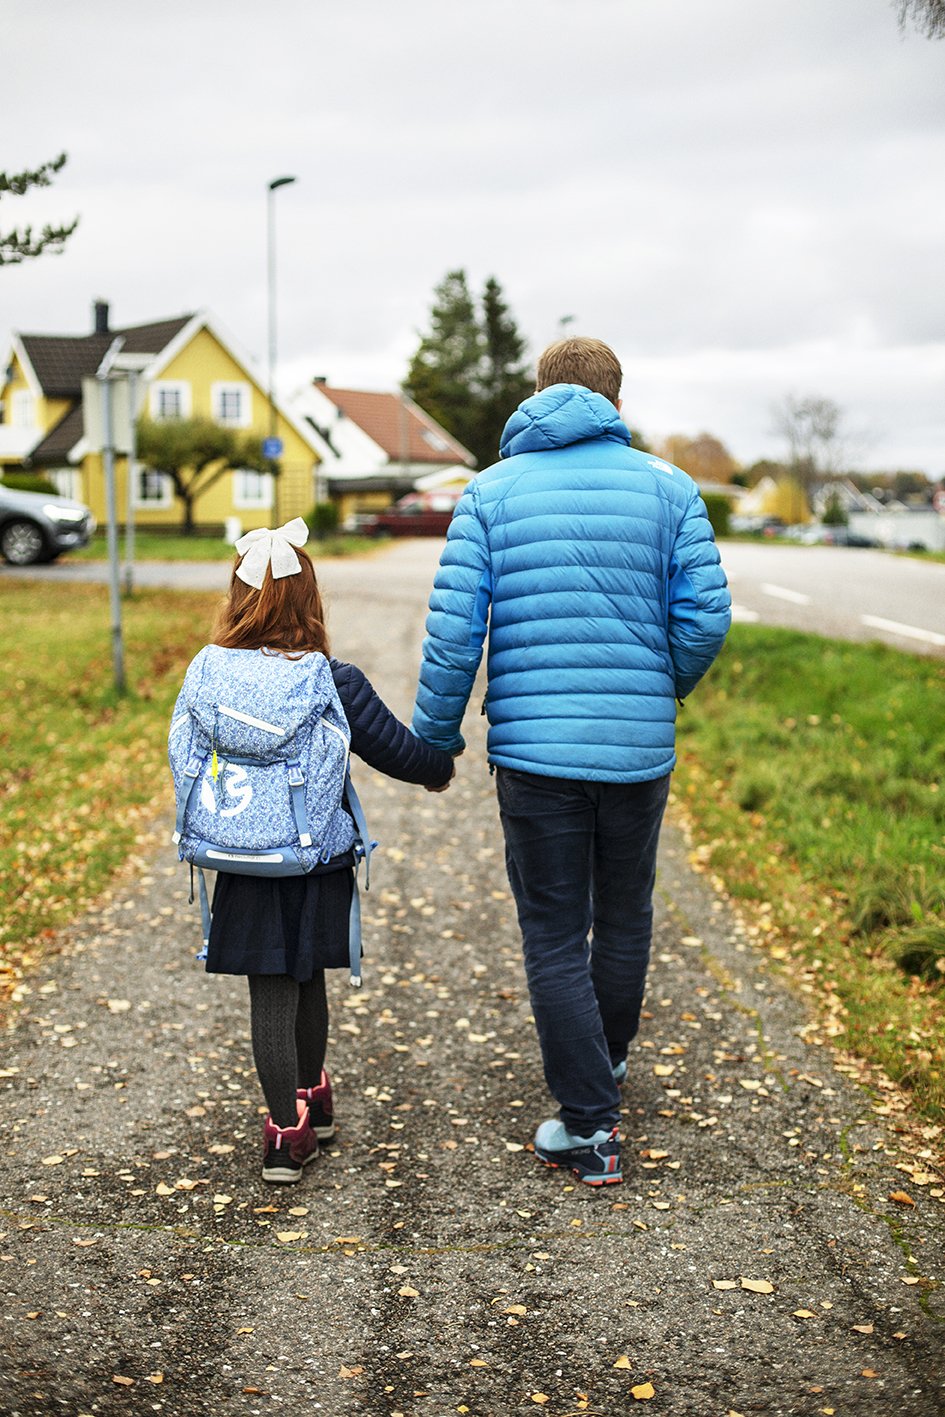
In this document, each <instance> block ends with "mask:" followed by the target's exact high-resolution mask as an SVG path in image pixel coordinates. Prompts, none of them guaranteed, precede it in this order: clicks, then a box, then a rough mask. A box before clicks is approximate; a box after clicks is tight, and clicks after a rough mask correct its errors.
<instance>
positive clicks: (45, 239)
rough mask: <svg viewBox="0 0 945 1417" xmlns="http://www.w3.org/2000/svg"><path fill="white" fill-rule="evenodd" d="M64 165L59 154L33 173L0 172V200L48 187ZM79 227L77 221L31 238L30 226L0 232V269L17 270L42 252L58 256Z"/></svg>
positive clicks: (64, 160) (45, 228)
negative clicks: (17, 266) (13, 268)
mask: <svg viewBox="0 0 945 1417" xmlns="http://www.w3.org/2000/svg"><path fill="white" fill-rule="evenodd" d="M65 165H66V154H65V153H60V154H59V156H58V157H56V158H53V159H52V160H51V161H50V162H44V163H42V164H41V165H40V166H39V167H37V168H36V169H35V170H33V171H29V170H27V171H24V172H14V173H12V174H8V173H6V172H0V197H4V196H10V197H22V196H25V194H26V193H27V192H29V191H30V190H31V189H32V188H34V187H50V186H52V180H53V176H54V174H55V173H57V172H60V171H61V170H62V168H63V167H65ZM78 224H79V218H78V217H76V219H75V221H73V222H71V223H70V225H68V226H49V225H48V224H47V225H46V226H44V227H43V229H42V231H41V232H40V233H38V234H37V235H34V233H33V228H32V226H24V227H14V229H13V230H12V231H7V232H0V266H16V265H19V263H20V262H21V261H29V260H31V259H32V258H33V257H34V256H41V255H42V254H43V252H44V251H48V252H50V253H51V254H58V253H59V252H61V251H62V249H63V247H64V246H65V244H66V242H67V240H68V239H69V237H70V236H71V235H72V233H73V232H74V231H75V229H76V227H77V226H78Z"/></svg>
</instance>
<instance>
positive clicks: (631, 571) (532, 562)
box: [413, 384, 731, 782]
mask: <svg viewBox="0 0 945 1417" xmlns="http://www.w3.org/2000/svg"><path fill="white" fill-rule="evenodd" d="M501 457H502V459H503V460H502V461H501V462H499V463H496V464H495V466H494V467H489V468H486V469H485V470H484V471H483V472H481V473H479V474H478V476H477V477H475V478H474V479H473V481H472V482H471V483H470V484H469V487H468V488H467V490H466V492H465V493H464V494H463V497H462V499H461V500H460V502H459V503H458V504H457V507H456V511H455V514H454V516H453V520H452V523H451V525H450V529H449V535H448V537H447V541H446V546H445V548H444V551H443V555H442V557H441V559H440V568H439V571H438V572H437V577H436V581H435V585H434V589H433V594H432V596H431V599H430V613H429V616H428V618H427V638H426V639H425V641H424V645H423V664H422V666H421V670H420V685H419V689H418V692H417V703H416V708H415V710H414V717H413V728H414V732H415V733H416V734H417V735H418V736H419V737H420V738H422V739H423V740H424V741H425V742H427V743H430V744H433V745H435V746H436V747H438V748H444V749H446V750H447V751H449V752H455V751H457V750H458V749H459V748H461V747H462V746H463V739H462V736H461V734H460V726H461V723H462V718H463V711H464V710H465V707H466V702H467V700H468V698H469V694H470V691H471V689H472V686H473V681H474V679H475V677H476V671H477V669H478V666H479V661H480V658H481V655H482V647H483V642H484V639H485V634H486V624H487V618H488V617H489V613H490V605H491V620H490V624H489V658H488V668H489V688H488V693H487V697H486V704H485V708H486V711H487V713H488V717H489V724H490V728H489V740H488V751H489V760H490V762H492V763H497V764H499V765H500V766H502V767H509V768H517V769H518V770H519V771H522V772H532V773H539V774H542V775H544V776H549V777H563V778H581V779H585V780H591V781H597V782H640V781H646V780H648V779H651V778H655V777H662V776H663V774H664V773H667V772H669V771H670V769H671V768H672V767H673V764H674V763H675V761H676V758H675V753H674V742H675V717H676V702H675V701H676V698H677V697H678V698H684V697H685V695H686V694H688V693H689V692H690V690H691V689H692V688H693V686H694V685H695V684H696V683H697V681H698V680H699V679H700V678H701V677H702V675H703V674H704V673H705V672H706V670H707V669H708V668H709V666H710V664H711V663H712V661H713V659H714V658H715V656H716V655H717V654H718V652H719V650H720V649H721V647H722V643H723V641H724V639H725V636H726V634H727V632H728V628H729V623H730V619H731V616H730V610H729V607H730V604H731V600H730V597H729V593H728V588H727V586H726V581H725V575H724V572H723V571H722V567H721V565H720V564H719V555H718V551H717V550H716V546H715V542H714V540H713V537H712V528H711V526H710V525H709V520H708V517H707V516H706V511H705V506H704V504H703V502H702V499H701V497H700V496H699V490H698V488H697V486H696V484H695V483H694V482H693V480H692V479H691V478H690V477H688V476H687V474H686V473H684V472H682V471H680V469H679V468H677V467H672V466H671V465H670V464H669V463H666V462H663V461H662V460H661V459H660V458H655V457H651V456H650V455H649V454H648V453H639V452H637V451H636V450H635V449H633V448H631V447H630V434H629V432H628V430H627V428H626V426H625V424H624V423H623V422H622V421H621V419H620V417H619V415H618V413H617V410H616V409H615V407H614V405H613V404H612V403H611V402H610V401H609V400H608V399H606V398H604V397H603V395H601V394H595V393H592V392H591V391H590V390H589V389H585V388H582V387H580V386H579V385H576V384H554V385H552V386H551V387H550V388H546V389H543V390H542V391H541V392H540V393H538V394H535V395H534V396H533V397H532V398H529V399H526V400H525V402H524V403H523V404H522V405H521V406H520V407H519V408H518V409H517V410H516V412H515V413H514V414H513V415H512V417H511V418H510V419H509V422H508V423H507V425H506V428H505V432H504V433H503V435H502V444H501Z"/></svg>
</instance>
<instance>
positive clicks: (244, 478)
mask: <svg viewBox="0 0 945 1417" xmlns="http://www.w3.org/2000/svg"><path fill="white" fill-rule="evenodd" d="M251 478H252V479H258V481H253V482H251V483H250V482H249V481H248V479H251ZM250 487H254V488H255V489H256V491H255V492H253V491H250ZM272 494H273V486H272V473H270V472H257V471H256V469H255V468H251V467H238V468H235V469H234V471H233V506H234V507H235V508H236V510H237V511H240V512H268V511H271V509H272V505H273V495H272Z"/></svg>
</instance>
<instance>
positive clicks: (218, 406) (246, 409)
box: [210, 379, 253, 428]
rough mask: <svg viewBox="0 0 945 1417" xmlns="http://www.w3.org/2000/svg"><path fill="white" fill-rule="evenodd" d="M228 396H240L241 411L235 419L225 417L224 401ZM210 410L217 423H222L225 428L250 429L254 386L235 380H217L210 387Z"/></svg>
mask: <svg viewBox="0 0 945 1417" xmlns="http://www.w3.org/2000/svg"><path fill="white" fill-rule="evenodd" d="M228 394H238V395H239V400H240V411H239V415H238V416H237V417H235V418H226V417H224V415H223V401H224V399H225V397H226V396H227V395H228ZM210 409H211V412H212V414H213V417H214V419H215V420H216V422H217V423H222V424H223V426H224V427H225V428H250V427H251V426H252V422H253V390H252V386H251V385H250V384H248V383H245V382H240V381H238V380H235V379H230V380H222V379H220V380H217V382H216V383H213V384H211V385H210Z"/></svg>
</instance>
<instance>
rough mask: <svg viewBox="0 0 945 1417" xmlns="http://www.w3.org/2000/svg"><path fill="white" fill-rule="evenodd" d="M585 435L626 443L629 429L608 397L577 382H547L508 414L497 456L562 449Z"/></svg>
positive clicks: (585, 437) (584, 438) (586, 436)
mask: <svg viewBox="0 0 945 1417" xmlns="http://www.w3.org/2000/svg"><path fill="white" fill-rule="evenodd" d="M588 438H613V439H615V440H616V441H617V442H620V443H629V442H630V441H631V439H630V430H629V429H628V428H627V425H626V424H625V423H624V421H623V419H622V418H621V417H620V414H619V413H618V412H617V410H616V408H615V407H614V405H613V404H612V403H611V402H610V399H607V398H605V397H604V395H603V394H595V393H592V391H591V390H590V389H585V388H584V387H583V386H582V385H581V384H550V385H549V386H548V388H547V389H542V390H541V392H540V393H537V394H532V396H531V398H527V399H526V400H525V402H524V403H521V404H519V406H518V408H517V409H516V410H515V412H514V413H513V414H512V417H511V418H510V419H509V421H508V423H507V424H506V425H505V430H504V432H503V434H502V440H501V442H500V444H499V457H500V458H510V457H514V455H515V454H516V453H537V452H544V451H547V450H548V449H549V448H565V447H567V446H568V445H569V444H570V443H583V442H584V441H585V440H586V439H588Z"/></svg>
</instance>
